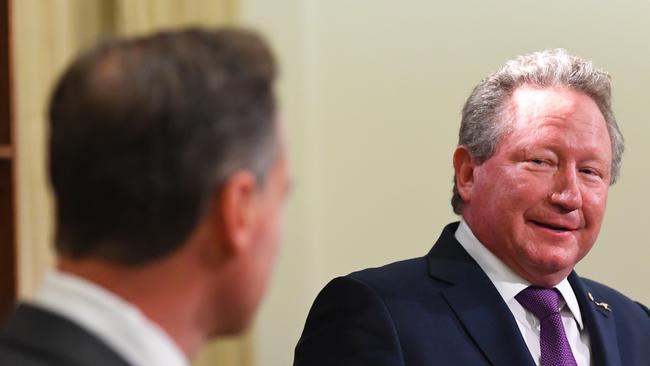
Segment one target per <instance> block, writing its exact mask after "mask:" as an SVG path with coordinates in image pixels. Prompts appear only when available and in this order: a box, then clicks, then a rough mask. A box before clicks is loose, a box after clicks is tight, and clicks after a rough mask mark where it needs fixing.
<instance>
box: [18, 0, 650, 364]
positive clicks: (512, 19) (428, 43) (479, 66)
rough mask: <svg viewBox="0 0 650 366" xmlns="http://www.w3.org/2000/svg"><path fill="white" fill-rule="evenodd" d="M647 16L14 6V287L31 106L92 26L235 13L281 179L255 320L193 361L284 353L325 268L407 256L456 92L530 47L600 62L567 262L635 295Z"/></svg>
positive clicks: (571, 9)
mask: <svg viewBox="0 0 650 366" xmlns="http://www.w3.org/2000/svg"><path fill="white" fill-rule="evenodd" d="M649 15H650V3H648V2H646V1H643V0H634V1H633V0H630V1H627V2H625V4H620V5H619V4H616V5H615V4H613V3H611V2H606V1H600V0H596V1H590V0H576V1H571V2H565V1H559V0H549V1H546V2H531V1H516V0H500V1H480V0H471V1H469V0H467V1H456V2H449V1H444V2H443V1H430V0H402V1H391V0H272V1H271V0H192V1H173V0H65V1H64V0H57V1H53V0H52V1H50V0H15V1H14V16H13V20H14V38H15V41H14V54H15V66H14V67H15V87H16V101H17V115H16V126H17V137H18V139H17V141H18V146H17V147H18V151H17V156H18V157H19V165H18V172H17V173H18V178H17V179H18V202H17V204H18V235H19V236H18V240H19V268H20V272H19V279H20V291H21V294H22V295H23V296H27V297H29V296H30V295H31V294H32V293H33V291H34V289H35V287H36V285H37V284H38V281H39V279H40V276H41V275H42V272H43V270H44V269H45V268H47V266H49V265H50V264H51V259H52V255H51V251H50V249H49V248H50V240H51V239H50V238H51V230H52V228H51V219H52V218H51V214H52V202H51V198H50V196H49V193H48V191H47V185H46V180H45V170H44V145H43V143H44V138H45V136H46V131H45V130H44V128H43V127H44V118H43V116H44V114H43V113H44V108H45V101H46V100H47V96H48V95H49V90H50V88H51V83H52V81H53V79H54V77H55V76H56V75H58V73H59V72H60V71H61V69H62V67H63V66H64V65H65V64H66V62H68V61H69V60H70V59H71V57H72V56H73V55H74V54H75V53H76V52H77V51H78V50H79V49H80V48H83V47H85V46H88V45H89V44H90V43H92V42H93V41H94V40H95V39H96V38H98V37H103V36H106V35H113V34H117V35H121V34H136V33H140V32H148V31H151V30H154V29H159V28H160V27H173V26H181V25H187V24H202V25H221V24H241V25H244V26H249V27H253V28H255V29H257V30H259V31H261V32H262V33H264V34H265V35H266V37H267V38H268V40H269V41H270V42H271V44H272V45H273V47H274V48H275V51H276V53H277V56H278V58H279V61H280V63H281V69H282V70H281V72H282V75H281V80H280V83H279V85H278V91H279V94H280V97H281V103H282V107H283V108H282V115H281V118H282V119H283V120H284V122H285V125H286V127H287V130H288V135H289V136H288V137H289V140H290V141H289V142H290V147H291V150H292V151H291V153H292V161H293V171H294V179H295V183H296V187H295V188H296V189H295V190H294V192H293V195H292V197H291V199H290V202H289V205H288V207H287V213H286V226H287V227H286V230H285V242H284V249H283V253H282V255H281V256H280V258H279V261H278V266H277V269H276V271H275V275H274V278H273V281H272V284H271V288H270V290H269V294H268V297H267V301H266V302H265V303H264V305H263V306H262V309H261V310H262V311H261V313H260V314H259V316H258V319H257V323H256V326H255V328H254V329H253V330H252V332H251V334H249V335H246V336H244V337H243V338H240V339H235V340H229V341H225V342H217V344H215V345H212V346H211V347H209V348H208V349H207V350H206V352H205V353H203V354H202V355H201V356H200V357H199V359H197V361H196V364H197V365H212V364H215V365H230V366H243V365H259V366H280V365H283V366H284V365H290V364H291V362H292V359H293V347H294V346H295V342H296V341H297V339H298V337H299V335H300V332H301V331H302V326H303V324H304V320H305V317H306V315H307V312H308V310H309V306H310V305H311V303H312V301H313V299H314V297H315V296H316V294H317V293H318V291H319V290H320V289H321V288H322V287H323V286H324V285H325V283H326V282H327V281H328V280H329V279H331V278H332V277H334V276H338V275H344V274H347V273H349V272H351V271H353V270H356V269H360V268H365V267H368V266H378V265H382V264H385V263H387V262H389V261H394V260H399V259H403V258H408V257H414V256H421V255H424V254H425V253H426V252H427V251H428V250H429V248H430V246H431V245H432V244H433V243H434V241H435V240H436V238H437V236H438V235H439V233H440V230H441V229H442V227H443V226H444V225H445V224H446V223H448V222H450V221H453V220H455V219H456V217H455V216H454V215H453V214H452V211H451V208H450V205H449V198H450V196H451V179H452V176H453V171H452V165H451V155H452V152H453V149H454V147H455V145H456V139H457V130H458V125H459V120H460V109H461V107H462V104H463V102H464V100H465V98H466V97H467V95H468V94H469V92H470V91H471V89H472V88H473V86H474V85H475V84H476V83H477V82H478V81H479V80H480V79H481V78H482V77H484V76H485V75H487V74H488V73H489V72H491V71H493V70H495V69H496V68H498V67H499V66H500V65H501V64H502V63H503V62H504V61H505V60H507V59H509V58H511V57H513V56H514V55H517V54H521V53H526V52H530V51H533V50H539V49H544V48H556V47H563V48H566V49H568V50H569V51H570V52H572V53H575V54H577V55H580V56H583V57H585V58H589V59H593V60H594V61H595V63H596V65H597V66H599V67H602V68H604V69H606V70H608V71H609V72H610V73H611V74H612V76H613V88H614V90H613V95H614V110H615V112H616V114H617V117H618V119H619V123H620V125H621V128H622V130H623V133H624V134H625V136H626V140H627V151H626V154H625V156H624V160H623V161H624V162H623V170H622V176H621V179H620V181H619V183H617V184H616V186H614V187H613V188H612V189H611V191H610V199H609V207H608V211H607V217H606V219H605V224H604V226H603V230H602V232H601V235H600V238H599V240H598V243H597V244H596V246H595V247H594V249H593V250H592V252H591V253H590V255H589V256H587V258H586V259H585V260H584V261H583V262H582V263H580V264H579V266H578V271H579V272H580V273H581V274H582V275H585V276H588V277H591V278H594V279H597V280H600V281H602V282H605V283H607V284H609V285H611V286H613V287H615V288H617V289H619V290H621V291H622V292H624V293H626V294H628V295H629V296H630V297H632V298H635V299H637V300H640V301H642V302H644V303H646V304H650V288H649V286H648V285H647V279H648V278H650V265H649V262H650V241H649V240H647V239H646V238H647V237H648V234H647V232H646V230H645V225H646V222H647V221H648V218H649V217H650V216H649V215H648V214H647V207H649V206H650V197H648V195H647V194H646V192H647V187H648V181H650V169H648V168H647V167H646V162H647V160H648V158H649V157H650V144H648V142H647V141H648V140H650V126H649V125H648V121H647V119H648V113H647V111H646V108H647V107H646V106H647V105H648V104H649V103H648V102H649V101H650V92H648V90H647V86H648V85H650V22H648V21H647V19H648V16H649Z"/></svg>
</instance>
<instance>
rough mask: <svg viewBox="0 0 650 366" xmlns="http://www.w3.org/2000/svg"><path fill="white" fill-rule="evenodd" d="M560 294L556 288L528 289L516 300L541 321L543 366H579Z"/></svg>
mask: <svg viewBox="0 0 650 366" xmlns="http://www.w3.org/2000/svg"><path fill="white" fill-rule="evenodd" d="M561 296H562V295H560V293H559V292H558V291H557V290H556V289H554V288H541V287H534V286H531V287H528V288H527V289H525V290H523V291H521V292H520V293H519V294H517V296H515V298H516V299H517V301H519V303H520V304H521V305H522V306H523V307H525V308H526V309H528V311H530V312H531V313H533V315H535V316H536V317H537V318H538V319H539V323H540V326H541V330H540V334H539V345H540V350H541V353H542V359H541V363H540V365H541V366H577V363H576V360H575V358H574V357H573V353H572V352H571V347H570V346H569V341H568V340H567V338H566V334H565V333H564V326H563V325H562V316H561V315H560V297H561Z"/></svg>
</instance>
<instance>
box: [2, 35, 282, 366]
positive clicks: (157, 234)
mask: <svg viewBox="0 0 650 366" xmlns="http://www.w3.org/2000/svg"><path fill="white" fill-rule="evenodd" d="M275 74H276V67H275V64H274V60H273V56H272V54H271V51H270V50H269V49H268V48H267V46H266V45H265V44H264V42H263V41H262V40H261V39H260V38H259V37H258V36H257V35H255V34H253V33H249V32H246V31H238V30H220V31H204V30H184V31H178V32H164V33H158V34H155V35H151V36H147V37H142V38H134V39H122V40H116V41H112V42H109V43H105V44H102V45H99V46H98V47H96V48H94V49H92V50H91V51H89V52H87V53H85V54H83V55H81V56H80V57H79V58H78V59H77V60H76V61H75V62H74V63H73V64H72V65H71V66H70V67H69V68H68V70H67V71H66V72H65V74H64V75H63V77H62V78H61V80H60V81H59V83H58V84H57V86H56V88H55V90H54V94H53V96H52V100H51V104H50V111H49V113H50V114H49V120H50V140H49V158H50V166H49V169H50V180H51V183H52V187H53V190H54V194H55V196H56V252H57V266H56V269H55V270H53V271H51V272H50V273H48V274H47V276H46V278H45V280H44V282H43V284H42V287H41V289H40V291H39V293H38V295H37V297H36V299H35V300H34V301H33V302H29V303H27V302H26V303H21V304H19V306H18V307H17V309H16V311H15V313H14V314H13V315H11V316H10V318H9V320H8V322H7V324H6V325H5V327H4V329H3V330H2V333H0V364H2V365H21V366H31V365H92V366H101V365H106V366H117V365H125V366H126V365H131V366H152V365H155V366H164V365H168V366H180V365H187V364H188V362H189V361H188V359H189V358H190V357H191V356H192V355H193V354H194V353H195V352H196V351H197V349H198V348H199V347H200V346H201V345H202V344H203V343H204V342H205V341H206V340H208V339H211V338H214V337H217V336H220V335H229V334H236V333H239V332H241V331H242V330H244V329H245V328H246V327H247V326H248V325H249V324H250V322H251V320H252V318H253V315H254V313H255V310H256V308H257V306H258V304H259V302H260V300H261V298H262V296H263V294H264V291H265V289H266V284H267V279H268V277H269V274H270V270H271V267H272V264H273V261H274V258H275V255H276V251H277V249H278V245H279V240H280V235H281V231H280V227H281V207H282V204H283V201H284V198H285V195H286V193H287V189H288V172H287V159H286V156H285V147H284V141H283V137H282V129H281V126H280V125H279V124H278V120H277V118H276V102H275V97H274V93H273V82H274V79H275Z"/></svg>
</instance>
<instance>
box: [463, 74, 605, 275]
mask: <svg viewBox="0 0 650 366" xmlns="http://www.w3.org/2000/svg"><path fill="white" fill-rule="evenodd" d="M507 113H510V114H511V115H512V116H513V117H514V118H513V119H512V122H505V123H511V125H510V126H509V127H510V128H509V129H507V130H508V132H506V134H505V136H504V137H503V139H502V140H501V141H500V143H499V146H498V148H497V151H496V153H495V154H494V155H493V156H492V157H491V158H489V159H488V160H487V161H485V162H484V163H483V164H480V165H476V166H474V170H473V182H471V185H470V186H469V188H468V189H467V194H468V195H467V196H466V197H463V198H464V199H465V201H466V206H465V209H464V211H463V217H464V218H465V220H466V221H467V222H468V224H469V226H470V228H471V229H472V231H473V232H474V234H475V235H476V236H477V238H478V239H479V240H480V241H481V242H482V243H483V244H484V245H485V246H486V247H487V248H488V249H490V250H491V251H492V252H493V253H494V254H495V255H496V256H497V257H499V258H500V259H501V260H502V261H503V262H504V263H505V264H506V265H508V266H509V267H510V268H511V269H512V270H514V271H515V272H516V273H518V274H519V275H521V276H522V277H524V278H525V279H527V280H528V281H530V282H532V283H534V284H537V285H541V286H552V285H555V284H557V283H558V282H559V281H561V280H562V279H563V278H564V277H566V276H567V275H568V274H569V273H570V272H571V270H572V269H573V267H574V266H575V264H576V263H577V262H578V261H580V260H581V259H582V258H583V257H584V256H585V255H586V254H587V253H588V252H589V250H590V249H591V247H592V246H593V244H594V242H595V240H596V237H597V236H598V232H599V230H600V226H601V223H602V220H603V216H604V213H605V205H606V202H607V192H608V188H609V183H610V175H611V161H612V151H611V144H610V137H609V134H608V132H607V127H606V124H605V119H604V117H603V115H602V114H601V112H600V110H599V109H598V107H597V106H596V104H595V103H594V101H593V100H592V99H591V98H589V97H588V96H586V95H585V94H582V93H580V92H576V91H573V90H569V89H565V88H546V89H542V88H533V87H528V86H524V87H520V88H518V89H517V90H515V92H514V93H513V96H512V98H511V101H510V108H509V110H508V111H507V112H506V114H507Z"/></svg>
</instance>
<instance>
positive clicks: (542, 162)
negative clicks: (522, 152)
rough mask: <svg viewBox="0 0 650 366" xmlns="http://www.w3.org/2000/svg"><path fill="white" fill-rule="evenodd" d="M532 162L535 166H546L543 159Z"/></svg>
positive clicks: (531, 160) (532, 160)
mask: <svg viewBox="0 0 650 366" xmlns="http://www.w3.org/2000/svg"><path fill="white" fill-rule="evenodd" d="M530 162H531V163H533V164H535V165H544V164H546V161H545V160H543V159H530Z"/></svg>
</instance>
